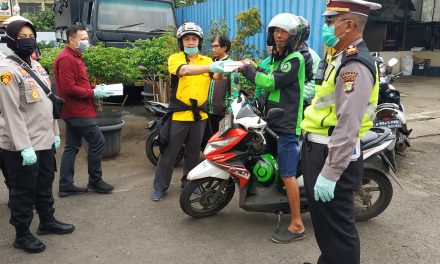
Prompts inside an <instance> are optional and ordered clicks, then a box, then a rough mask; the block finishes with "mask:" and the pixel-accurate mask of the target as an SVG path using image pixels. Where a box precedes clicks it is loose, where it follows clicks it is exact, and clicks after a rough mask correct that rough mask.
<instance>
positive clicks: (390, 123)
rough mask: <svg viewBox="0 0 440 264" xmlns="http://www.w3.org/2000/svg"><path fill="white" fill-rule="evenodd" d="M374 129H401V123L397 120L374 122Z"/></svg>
mask: <svg viewBox="0 0 440 264" xmlns="http://www.w3.org/2000/svg"><path fill="white" fill-rule="evenodd" d="M374 126H375V127H381V126H384V127H388V128H398V127H402V122H401V121H400V120H399V119H391V120H379V121H376V122H374Z"/></svg>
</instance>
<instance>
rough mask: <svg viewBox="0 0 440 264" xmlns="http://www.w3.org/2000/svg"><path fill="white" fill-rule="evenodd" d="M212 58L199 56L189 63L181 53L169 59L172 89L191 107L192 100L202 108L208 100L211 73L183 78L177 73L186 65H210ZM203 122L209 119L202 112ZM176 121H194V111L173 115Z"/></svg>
mask: <svg viewBox="0 0 440 264" xmlns="http://www.w3.org/2000/svg"><path fill="white" fill-rule="evenodd" d="M211 63H212V60H211V58H209V57H206V56H202V55H200V54H198V55H197V56H196V58H195V60H194V61H190V62H187V61H186V57H185V53H184V52H179V53H175V54H173V55H171V56H170V57H169V58H168V71H169V72H170V74H171V89H176V87H177V91H176V98H177V99H179V100H180V101H182V102H184V103H185V104H187V105H189V106H191V102H190V100H189V99H190V98H192V99H195V100H197V105H198V106H202V105H203V104H204V103H205V102H206V100H208V93H209V85H210V81H211V77H210V76H209V73H203V74H199V75H191V76H181V77H179V76H178V75H177V71H178V70H179V69H180V68H181V67H182V66H183V65H186V64H189V65H209V64H211ZM200 115H201V117H202V120H204V119H206V118H208V115H207V114H206V113H205V112H202V111H200ZM173 120H175V121H194V115H193V113H192V111H181V112H175V113H173Z"/></svg>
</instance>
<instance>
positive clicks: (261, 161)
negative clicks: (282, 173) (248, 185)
mask: <svg viewBox="0 0 440 264" xmlns="http://www.w3.org/2000/svg"><path fill="white" fill-rule="evenodd" d="M252 174H253V175H254V176H255V177H256V178H257V181H258V183H259V184H260V185H262V186H264V187H269V186H271V185H273V184H276V183H277V182H278V179H279V168H278V162H277V160H276V159H275V158H274V156H273V155H272V154H264V155H262V156H261V157H259V158H258V159H257V162H256V163H255V165H254V167H253V169H252Z"/></svg>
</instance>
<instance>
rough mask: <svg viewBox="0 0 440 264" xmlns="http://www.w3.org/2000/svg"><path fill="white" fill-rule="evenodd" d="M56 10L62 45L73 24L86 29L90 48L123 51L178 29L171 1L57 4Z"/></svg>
mask: <svg viewBox="0 0 440 264" xmlns="http://www.w3.org/2000/svg"><path fill="white" fill-rule="evenodd" d="M54 10H55V25H56V36H57V40H58V41H63V42H65V41H66V33H65V30H66V28H67V27H68V26H70V25H73V24H82V25H83V26H85V27H86V28H87V31H88V32H89V37H90V43H91V44H93V45H96V43H97V42H103V43H104V45H105V46H106V47H120V48H124V47H127V46H129V45H130V44H129V43H128V42H132V41H135V40H138V39H147V38H153V37H157V36H159V35H161V34H162V33H163V32H166V31H170V26H176V15H175V10H174V5H173V1H172V0H156V1H151V0H124V1H120V0H67V1H66V0H55V3H54Z"/></svg>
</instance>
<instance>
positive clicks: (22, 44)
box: [15, 38, 37, 59]
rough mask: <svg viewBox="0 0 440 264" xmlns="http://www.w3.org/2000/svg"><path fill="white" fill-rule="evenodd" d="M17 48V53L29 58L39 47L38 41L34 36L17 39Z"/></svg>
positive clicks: (21, 56)
mask: <svg viewBox="0 0 440 264" xmlns="http://www.w3.org/2000/svg"><path fill="white" fill-rule="evenodd" d="M16 43H17V50H16V52H15V53H17V55H18V56H19V57H20V58H22V59H25V58H28V57H30V56H31V55H32V53H34V51H35V50H36V49H37V41H36V40H35V39H33V38H24V39H17V40H16Z"/></svg>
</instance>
